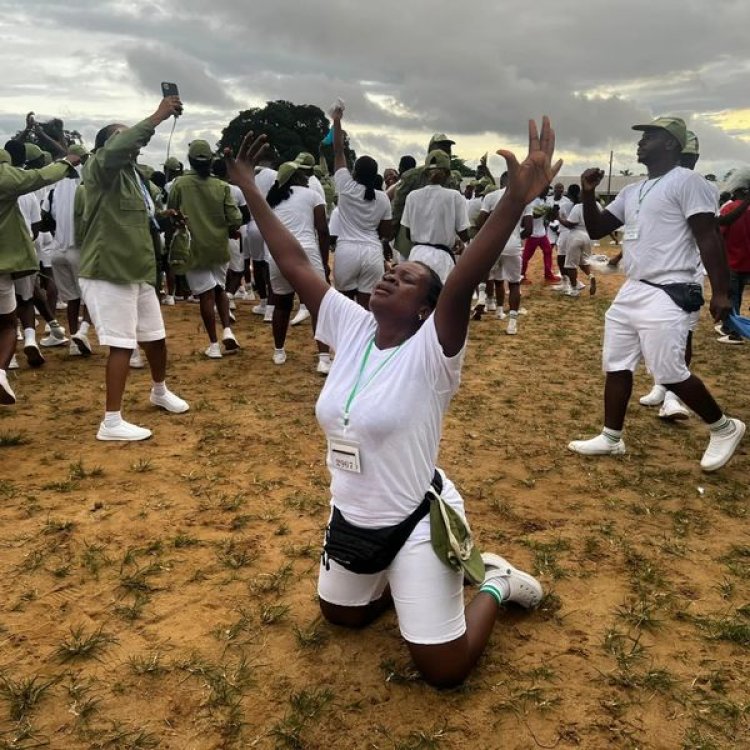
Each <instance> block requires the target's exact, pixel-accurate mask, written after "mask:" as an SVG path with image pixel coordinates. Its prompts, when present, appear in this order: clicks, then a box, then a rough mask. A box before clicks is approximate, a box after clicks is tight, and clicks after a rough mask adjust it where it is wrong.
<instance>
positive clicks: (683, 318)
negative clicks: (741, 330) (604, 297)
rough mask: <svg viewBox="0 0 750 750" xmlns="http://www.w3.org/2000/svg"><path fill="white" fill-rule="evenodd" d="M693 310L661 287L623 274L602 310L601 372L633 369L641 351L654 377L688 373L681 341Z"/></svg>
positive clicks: (676, 379) (663, 381) (670, 378)
mask: <svg viewBox="0 0 750 750" xmlns="http://www.w3.org/2000/svg"><path fill="white" fill-rule="evenodd" d="M698 316H699V313H697V312H694V313H687V312H685V311H684V310H681V309H680V308H679V307H678V306H677V305H676V304H675V303H674V302H672V300H671V299H670V297H669V295H667V293H666V292H664V291H662V290H661V289H656V288H655V287H652V286H648V285H647V284H642V283H641V282H640V281H633V280H632V279H628V281H626V282H625V284H624V285H623V286H622V288H621V289H620V291H619V292H618V293H617V296H616V297H615V299H614V301H613V302H612V305H611V306H610V308H609V310H607V313H606V315H605V316H604V349H603V351H602V365H603V369H604V372H618V371H620V370H630V371H631V372H635V370H636V368H637V367H638V362H639V361H640V358H641V356H643V359H644V361H645V363H646V367H647V368H648V371H649V372H650V373H651V374H652V375H653V377H654V381H655V382H656V383H658V384H659V385H670V384H672V383H682V382H683V381H684V380H687V379H688V378H689V377H690V370H689V369H688V366H687V365H686V364H685V346H686V344H687V337H688V333H689V331H690V330H692V328H694V327H695V321H696V320H697V319H698Z"/></svg>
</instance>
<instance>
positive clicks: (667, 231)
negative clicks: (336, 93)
mask: <svg viewBox="0 0 750 750" xmlns="http://www.w3.org/2000/svg"><path fill="white" fill-rule="evenodd" d="M181 113H182V103H181V102H180V100H179V98H178V97H166V98H165V99H163V100H162V101H161V103H160V104H159V106H158V108H157V109H156V111H155V112H154V113H153V114H152V115H150V116H148V117H146V118H145V119H144V120H143V121H141V122H140V123H138V124H136V125H134V126H131V127H127V126H125V125H122V124H111V125H107V126H106V127H103V128H102V129H101V130H100V131H99V132H98V133H97V135H96V138H95V142H94V147H93V149H92V150H91V152H90V153H89V152H88V150H87V149H85V148H84V147H83V146H82V145H80V144H72V145H71V144H67V143H63V142H60V141H58V140H55V139H54V138H52V137H51V136H50V135H49V133H48V132H46V131H45V130H44V129H43V128H41V127H40V126H39V125H38V124H37V123H36V122H35V120H34V118H33V115H29V117H28V118H27V123H26V128H25V129H24V130H22V131H21V132H20V133H19V134H18V135H17V136H16V137H15V138H13V139H11V140H9V141H8V142H7V143H6V144H5V148H4V149H3V150H0V403H2V404H6V405H10V404H13V403H15V400H16V399H15V394H14V391H13V388H12V386H11V380H10V378H9V375H8V371H9V370H12V369H14V368H17V367H18V358H17V357H16V354H15V351H16V346H17V339H18V340H19V341H21V342H22V350H23V353H24V355H25V358H26V362H27V363H28V366H29V367H41V366H43V365H44V362H45V358H44V354H43V350H44V349H45V347H51V346H66V345H67V346H69V354H70V356H73V357H86V356H89V355H90V354H91V353H92V348H93V347H92V343H91V333H92V330H94V331H95V332H96V337H97V340H98V342H99V344H100V345H101V346H105V347H108V355H107V367H106V375H105V378H106V403H105V409H104V418H103V420H102V422H101V424H100V425H99V429H98V432H97V438H98V439H99V440H103V441H137V440H144V439H146V438H148V437H150V435H151V432H150V431H149V430H148V429H147V428H145V427H142V426H139V425H135V424H131V423H130V422H128V421H127V420H126V419H125V418H124V417H123V415H122V401H123V395H124V392H125V387H126V381H127V377H128V373H129V371H130V369H131V368H133V367H143V366H144V363H143V359H142V357H141V350H142V351H143V353H144V354H145V358H146V361H147V363H148V367H149V368H150V371H151V379H152V385H151V391H150V394H149V399H150V402H151V403H152V404H153V405H154V406H157V407H160V408H162V409H165V410H167V411H168V412H171V413H175V414H179V413H183V412H186V411H187V410H188V409H189V405H188V403H187V402H186V401H185V400H184V399H183V398H181V397H180V396H178V395H177V394H175V393H173V392H172V391H171V390H170V389H169V388H168V386H167V382H166V374H167V346H166V330H165V325H164V318H163V315H162V309H161V307H162V305H166V306H170V305H174V304H175V301H176V300H178V299H182V300H190V301H195V302H196V303H197V305H198V309H199V311H200V316H201V320H202V323H203V327H204V329H205V335H206V337H207V339H208V342H207V348H206V349H205V356H206V357H207V358H209V359H217V360H218V359H221V358H223V357H225V356H228V355H233V354H235V353H236V352H237V351H238V350H239V349H240V347H241V345H242V341H241V339H242V336H240V337H239V338H238V336H237V335H236V334H235V331H234V330H233V328H232V325H233V323H234V317H235V312H236V310H237V304H236V303H237V300H239V299H253V300H256V301H257V304H256V305H255V306H254V307H253V308H252V311H253V313H256V314H258V315H262V316H263V319H264V320H265V321H267V322H269V323H270V324H271V333H272V337H273V352H272V359H273V362H274V364H275V365H278V366H282V365H284V363H285V362H286V360H287V352H286V349H285V342H286V336H287V332H288V327H289V325H290V324H291V325H295V324H299V323H301V322H304V321H305V320H307V319H309V320H310V323H311V329H312V334H313V339H314V342H315V346H316V348H317V371H318V372H319V373H321V375H323V376H325V378H326V379H325V381H323V387H322V390H321V394H320V397H319V399H318V403H317V412H316V413H317V417H318V420H319V422H320V424H321V427H322V428H323V431H324V433H325V435H326V439H327V444H328V449H327V454H326V460H327V465H328V468H329V470H330V472H331V475H332V485H331V490H332V507H333V512H332V516H331V520H330V523H329V526H328V529H327V533H326V543H325V552H324V556H323V561H322V563H321V568H320V576H319V594H320V603H321V609H322V612H323V614H324V616H325V617H326V618H327V619H329V620H330V621H332V622H334V623H338V624H341V625H345V626H351V627H360V626H362V625H364V624H366V623H368V622H370V621H371V620H373V619H374V618H376V617H377V616H378V615H379V614H380V613H381V612H382V611H383V610H384V609H386V608H387V607H389V606H392V605H393V606H395V608H396V612H397V615H398V618H399V624H400V628H401V632H402V635H403V637H404V639H405V640H406V642H407V643H408V645H409V649H410V652H411V654H412V657H413V658H414V661H415V663H416V665H417V666H418V668H419V670H420V671H421V672H422V674H423V675H424V676H425V678H426V679H427V680H428V681H429V682H431V683H432V684H435V685H451V684H456V683H458V682H461V681H462V680H463V679H464V678H465V676H466V675H467V674H468V672H469V671H470V670H471V668H472V667H473V665H474V664H475V662H476V661H477V659H478V658H479V655H480V654H481V652H482V650H483V648H484V646H485V645H486V643H487V640H488V638H489V634H490V632H491V629H492V625H493V623H494V621H495V618H496V616H497V613H498V611H499V607H500V605H501V604H502V603H505V602H516V603H518V604H520V605H522V606H524V607H528V608H531V607H534V606H537V605H538V604H539V602H540V601H541V599H542V596H543V592H542V588H541V585H540V584H539V582H538V581H536V580H535V579H534V578H533V577H532V576H530V575H529V574H527V573H524V572H523V571H519V570H517V569H516V568H514V567H513V566H512V565H511V564H510V563H508V561H507V560H505V559H504V558H502V557H500V556H499V555H497V554H494V553H485V554H483V555H480V554H479V552H478V551H477V550H476V548H474V547H473V542H472V538H471V532H470V530H469V528H468V524H467V523H466V517H465V513H464V508H463V501H462V499H461V496H460V495H459V493H458V491H457V490H456V488H455V487H454V485H453V484H452V483H451V482H450V480H449V478H448V477H447V475H446V474H445V473H444V472H443V471H442V470H440V469H438V468H437V467H436V460H437V454H438V446H439V441H440V435H441V426H442V420H443V416H444V414H445V411H446V409H447V407H448V405H449V403H450V401H451V398H452V396H453V395H454V393H455V392H456V390H457V388H458V385H459V380H460V373H461V368H462V365H463V360H464V355H465V350H466V340H467V334H468V328H469V323H470V320H471V319H472V318H473V319H481V318H482V316H483V315H484V314H485V313H494V315H495V316H496V319H499V320H501V321H504V320H507V326H506V328H505V331H506V333H507V334H509V335H517V334H518V333H519V316H522V315H523V314H524V313H525V312H526V311H525V309H524V308H523V307H522V306H521V302H522V289H523V286H524V285H526V284H531V283H532V279H531V278H530V274H529V264H530V261H531V260H532V258H533V256H534V254H535V252H536V250H537V249H541V251H542V257H543V268H544V279H543V283H544V284H548V285H549V287H550V288H551V289H552V290H554V291H557V292H560V293H561V294H562V295H564V296H567V297H573V298H575V297H578V296H579V295H580V294H581V291H582V290H583V289H585V288H586V286H588V290H589V294H591V295H594V294H596V291H597V280H596V277H595V275H594V270H595V264H594V263H593V261H592V243H594V242H596V241H597V240H598V239H600V238H603V237H605V236H607V235H611V234H612V233H613V232H616V231H618V230H620V229H621V228H622V242H623V245H622V252H621V253H620V254H619V255H618V256H616V257H614V258H611V259H609V261H608V262H607V263H605V264H604V267H603V270H606V268H608V267H610V268H611V267H612V266H614V265H617V264H621V265H622V268H623V271H624V274H625V276H626V280H625V283H624V284H623V286H622V288H621V289H620V291H619V292H618V294H617V296H616V298H615V300H614V301H613V303H612V305H611V306H610V308H609V310H608V312H607V315H606V319H605V326H604V348H603V367H604V371H605V375H606V377H605V392H604V420H603V421H604V427H603V429H602V432H601V433H600V434H599V435H597V436H596V437H594V438H591V439H588V440H574V441H572V442H571V443H570V444H569V448H570V450H572V451H575V452H577V453H580V454H583V455H586V456H599V455H618V454H622V453H624V452H625V443H624V441H623V439H622V433H623V426H624V420H625V414H626V410H627V405H628V401H629V399H630V396H631V391H632V386H633V373H634V372H635V370H636V369H637V367H638V366H639V363H640V362H641V361H644V362H645V365H646V367H647V368H648V371H649V372H650V373H651V375H652V377H653V379H654V388H653V390H652V392H651V393H649V394H648V395H647V396H644V397H643V398H642V399H641V403H643V404H646V405H654V406H656V405H659V406H660V412H659V415H660V416H661V417H663V418H665V419H684V418H686V417H687V416H688V415H689V414H690V411H689V410H692V412H694V413H695V414H697V415H698V416H699V417H700V418H701V419H702V420H703V421H704V422H705V423H706V425H707V427H708V434H709V442H708V446H707V448H706V450H705V453H704V455H703V457H702V459H701V466H702V468H703V469H704V470H705V471H716V470H718V469H720V468H721V467H722V466H724V465H725V464H726V463H727V462H728V461H729V460H730V459H731V458H732V455H733V454H734V452H735V450H736V449H737V446H738V445H739V443H740V441H741V440H742V437H743V435H744V432H745V425H744V423H743V422H742V421H741V420H739V419H737V418H733V417H728V416H726V414H725V413H724V411H723V410H722V408H721V407H720V406H719V405H718V403H717V402H716V400H715V399H714V397H713V396H712V395H711V393H710V392H709V390H708V389H707V387H706V386H705V385H704V383H703V382H702V381H701V380H700V379H699V378H698V377H697V376H696V375H694V374H693V373H692V372H691V371H690V369H689V367H690V362H691V356H692V333H693V330H694V329H695V326H696V323H697V320H698V316H699V310H700V307H701V306H702V305H703V286H704V277H705V276H706V275H707V276H708V278H709V281H710V285H711V292H712V294H711V301H710V312H711V315H712V318H713V320H714V322H715V324H716V326H717V330H718V331H719V334H720V338H719V341H721V342H722V343H727V344H741V343H742V341H743V339H742V337H741V336H740V335H739V333H738V331H737V329H736V328H734V327H733V326H732V322H731V316H730V313H732V312H734V313H735V314H739V312H740V310H741V304H742V294H743V289H744V287H745V285H746V283H747V282H748V280H750V210H749V208H750V179H748V176H747V174H746V172H743V171H742V170H739V171H738V173H737V175H736V179H735V182H734V184H733V186H732V192H731V195H730V196H729V200H728V201H727V202H725V203H723V205H722V206H721V207H720V205H719V203H720V197H719V193H718V191H717V190H716V188H715V186H714V185H713V184H712V183H709V182H708V181H707V180H706V179H704V178H703V177H702V176H700V175H699V174H698V173H697V172H695V171H694V167H695V164H696V162H697V159H698V141H697V138H696V136H695V134H693V133H691V132H690V131H688V130H687V128H686V127H685V123H684V122H683V121H682V120H681V119H679V118H675V117H663V118H659V119H657V120H655V121H653V122H650V123H646V124H643V125H636V126H634V129H635V130H638V131H642V136H641V138H640V141H639V144H638V152H637V154H638V160H639V162H640V163H641V164H643V165H644V167H645V168H646V170H647V176H646V178H645V179H643V180H640V181H637V182H634V183H633V184H632V185H628V186H627V187H626V188H624V189H623V190H622V191H621V192H620V193H619V194H618V195H617V197H616V198H615V199H614V200H613V201H612V202H611V203H610V204H609V205H606V206H603V205H602V204H601V203H600V202H599V201H598V200H597V197H596V190H597V186H598V185H599V183H600V181H601V179H602V177H603V173H602V172H601V170H598V169H589V170H586V171H585V172H584V174H583V175H582V177H581V180H580V184H570V185H569V186H568V187H567V189H566V187H565V185H564V184H563V183H562V182H559V181H557V174H558V172H559V169H560V164H561V163H560V162H558V163H556V164H554V165H553V163H552V157H553V152H554V140H555V139H554V132H553V130H552V128H551V126H550V124H549V122H548V120H547V119H546V118H545V119H544V121H543V125H542V128H541V131H537V127H536V125H535V124H534V123H533V122H531V123H530V125H529V153H528V156H527V157H526V158H525V159H524V160H523V161H522V162H521V163H520V164H519V162H518V161H517V160H516V158H515V157H514V155H513V154H512V153H510V152H507V151H499V152H498V153H499V154H500V155H501V156H503V157H504V158H505V160H506V163H507V171H506V172H504V173H503V174H501V175H499V176H498V177H497V179H496V178H495V176H494V175H493V174H492V173H491V171H490V169H489V168H488V166H487V159H486V157H484V158H483V159H482V160H480V163H479V166H478V168H477V170H476V173H475V175H473V176H472V177H471V178H465V177H463V176H462V175H461V174H460V173H458V172H456V171H454V170H453V169H452V158H451V157H452V147H453V145H454V142H453V141H452V140H451V139H450V138H448V137H447V136H446V135H445V134H444V133H437V134H435V135H434V136H433V137H432V139H431V140H430V142H429V145H428V149H427V156H426V158H425V159H424V161H423V163H421V164H418V163H417V161H416V160H415V159H414V158H413V157H411V156H404V157H403V158H402V159H401V160H400V163H399V166H398V169H395V168H388V169H385V170H383V175H382V176H381V175H380V173H379V165H378V164H377V162H376V161H375V160H374V159H372V158H371V157H369V156H360V157H359V158H358V159H357V160H356V161H355V162H354V164H351V165H350V164H348V163H347V158H346V150H345V145H344V144H345V133H344V130H343V126H342V123H343V118H344V109H343V106H340V105H339V106H336V107H334V108H333V109H332V111H331V119H332V132H331V141H332V144H333V165H332V166H333V170H332V171H333V174H332V176H331V174H330V172H329V169H328V165H327V164H326V163H325V160H323V159H321V160H320V161H317V160H316V158H315V156H314V155H313V154H310V153H307V152H302V153H300V154H298V155H297V156H296V158H294V159H293V160H291V161H285V162H283V163H279V159H278V157H277V155H276V153H275V151H274V148H273V145H274V144H272V143H268V141H267V140H266V138H265V137H264V136H262V135H261V136H260V137H258V138H257V139H253V137H252V135H248V137H247V138H246V139H245V141H244V142H243V144H242V147H241V148H240V150H239V153H238V154H237V155H234V154H232V153H231V152H229V151H227V152H226V153H218V154H217V153H215V151H214V149H212V147H211V146H210V144H209V143H207V142H206V141H203V140H195V141H193V142H192V143H191V144H190V146H189V150H188V153H187V161H188V165H189V169H187V170H186V169H184V166H183V164H182V163H181V162H180V161H179V160H178V159H176V158H175V157H169V158H168V159H167V160H166V162H165V163H164V165H163V170H153V169H152V168H150V167H147V166H145V165H143V164H141V163H139V161H138V156H139V152H140V151H141V149H143V148H144V147H145V146H146V145H147V144H148V142H149V140H150V139H151V138H152V136H153V135H154V132H155V129H156V128H157V127H158V126H159V125H160V124H161V123H163V122H165V121H166V120H169V119H170V118H172V117H177V116H179V115H180V114H181ZM600 267H601V264H600ZM579 271H581V272H583V274H584V277H585V280H586V282H587V283H584V281H583V280H582V279H581V277H580V275H579ZM295 296H298V297H299V301H300V305H299V308H298V311H297V314H296V316H295V317H294V318H292V312H293V310H294V302H295ZM506 301H507V308H506ZM577 304H580V303H577ZM61 308H64V309H65V312H66V321H67V327H68V330H67V332H66V330H65V327H64V326H63V325H62V324H61V323H60V322H59V321H58V320H57V318H56V317H55V316H56V314H57V311H58V309H61ZM506 309H507V312H506ZM37 314H38V315H39V316H40V317H41V318H42V319H43V320H44V321H45V335H44V337H43V338H42V339H41V340H40V341H37V325H36V315H37ZM217 318H218V323H219V326H218V327H217ZM219 331H220V334H219ZM404 402H408V403H410V405H411V409H410V417H409V419H408V420H404V419H403V417H402V406H401V405H402V404H403V403H404ZM384 524H386V525H385V526H384ZM465 578H468V579H469V580H471V581H473V582H475V583H477V584H478V585H479V586H480V590H479V593H478V594H477V595H476V596H475V597H474V598H473V599H472V601H471V602H470V603H469V605H468V606H467V607H466V608H465V609H464V592H463V584H464V579H465Z"/></svg>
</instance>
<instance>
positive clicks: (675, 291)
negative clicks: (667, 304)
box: [641, 279, 706, 313]
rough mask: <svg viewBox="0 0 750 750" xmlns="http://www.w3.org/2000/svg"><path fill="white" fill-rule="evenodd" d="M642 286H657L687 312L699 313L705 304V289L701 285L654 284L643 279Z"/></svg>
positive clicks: (686, 283)
mask: <svg viewBox="0 0 750 750" xmlns="http://www.w3.org/2000/svg"><path fill="white" fill-rule="evenodd" d="M641 283H642V284H648V285H649V286H655V287H656V288H657V289H661V290H662V291H664V292H666V293H667V294H668V295H669V296H670V297H671V299H672V302H674V303H675V305H677V307H679V308H680V309H682V310H684V311H685V312H689V313H691V312H697V311H698V310H700V309H701V307H703V305H704V304H705V302H706V301H705V300H704V299H703V287H702V286H701V285H700V284H693V283H690V282H674V283H672V284H654V282H653V281H646V280H644V279H641Z"/></svg>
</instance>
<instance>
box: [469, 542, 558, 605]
mask: <svg viewBox="0 0 750 750" xmlns="http://www.w3.org/2000/svg"><path fill="white" fill-rule="evenodd" d="M482 560H483V561H484V568H485V571H486V572H485V575H484V582H485V583H487V582H491V581H492V580H493V579H498V578H502V579H503V580H504V581H505V582H506V583H507V584H508V588H509V589H510V593H509V594H508V596H507V597H506V598H505V599H504V601H506V602H515V603H516V604H519V605H521V606H522V607H525V608H526V609H534V607H538V606H539V603H540V602H541V601H542V597H543V596H544V590H543V589H542V584H541V583H539V581H537V580H536V578H534V576H532V575H530V574H529V573H524V572H523V571H522V570H518V568H514V567H513V566H512V565H511V564H510V563H509V562H508V561H507V560H506V559H505V558H504V557H500V555H496V554H494V553H492V552H485V553H484V554H483V555H482Z"/></svg>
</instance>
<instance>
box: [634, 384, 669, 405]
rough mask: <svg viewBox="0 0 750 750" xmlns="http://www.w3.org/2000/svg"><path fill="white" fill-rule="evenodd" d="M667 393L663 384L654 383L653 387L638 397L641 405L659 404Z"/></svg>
mask: <svg viewBox="0 0 750 750" xmlns="http://www.w3.org/2000/svg"><path fill="white" fill-rule="evenodd" d="M666 395H667V389H666V388H665V387H664V386H663V385H658V384H656V383H654V387H653V388H652V389H651V390H650V391H649V392H648V393H647V394H646V395H645V396H641V397H640V398H639V399H638V402H639V403H640V404H641V405H643V406H659V404H661V403H662V401H664V397H665V396H666Z"/></svg>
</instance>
